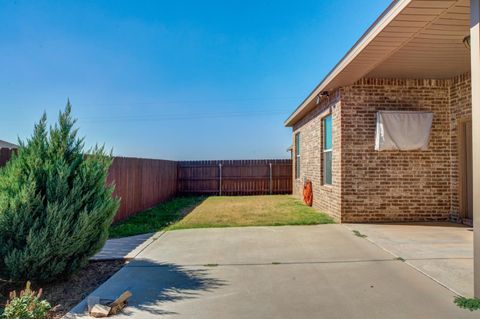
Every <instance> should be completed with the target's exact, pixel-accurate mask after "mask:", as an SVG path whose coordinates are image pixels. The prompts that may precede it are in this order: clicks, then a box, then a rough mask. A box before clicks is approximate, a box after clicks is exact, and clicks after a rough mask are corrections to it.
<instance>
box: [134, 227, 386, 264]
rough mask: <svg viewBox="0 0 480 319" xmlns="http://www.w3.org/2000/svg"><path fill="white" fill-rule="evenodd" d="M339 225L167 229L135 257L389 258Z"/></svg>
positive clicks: (196, 260)
mask: <svg viewBox="0 0 480 319" xmlns="http://www.w3.org/2000/svg"><path fill="white" fill-rule="evenodd" d="M358 239H359V238H357V237H353V236H352V233H351V232H350V231H348V230H347V229H346V228H345V227H344V226H342V225H329V226H328V227H323V225H322V227H319V226H295V227H291V226H286V227H282V226H278V227H243V228H211V229H187V230H179V231H170V232H166V233H165V234H164V235H163V236H162V240H159V241H156V242H155V243H153V244H152V245H150V246H149V247H148V248H146V249H145V250H144V251H143V253H142V254H141V255H140V256H139V257H140V258H142V259H148V260H151V261H155V262H161V263H174V264H181V265H205V264H261V263H266V264H271V263H272V262H296V263H299V262H322V261H328V262H332V261H361V260H363V261H365V260H390V259H392V256H391V255H390V254H388V253H386V252H383V251H381V250H379V249H378V248H377V247H375V246H374V245H365V243H364V242H363V241H362V240H358Z"/></svg>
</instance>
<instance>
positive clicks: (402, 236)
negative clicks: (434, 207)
mask: <svg viewBox="0 0 480 319" xmlns="http://www.w3.org/2000/svg"><path fill="white" fill-rule="evenodd" d="M346 226H347V227H348V228H350V229H352V230H353V229H355V230H358V231H359V232H360V233H362V234H364V235H366V236H367V239H368V240H370V241H372V242H373V243H375V244H376V245H378V246H379V247H381V248H382V249H385V250H386V251H388V252H390V253H392V254H393V255H395V256H398V257H402V258H403V259H405V261H406V263H407V264H408V265H410V266H412V267H414V268H415V269H417V270H418V271H420V272H422V273H424V274H425V275H428V276H430V277H431V278H433V279H434V280H437V281H438V282H439V283H441V284H442V285H445V286H446V287H448V288H449V289H450V290H452V291H454V292H455V293H457V294H460V295H463V296H468V297H472V296H473V231H472V230H473V229H472V228H471V227H466V226H463V225H458V224H451V223H428V224H420V223H418V224H410V225H407V224H393V225H386V224H378V225H373V224H361V225H359V224H350V225H346Z"/></svg>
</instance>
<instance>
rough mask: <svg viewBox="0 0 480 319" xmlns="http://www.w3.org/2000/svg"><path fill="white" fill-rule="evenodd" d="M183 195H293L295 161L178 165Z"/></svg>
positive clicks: (276, 160)
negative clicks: (293, 164)
mask: <svg viewBox="0 0 480 319" xmlns="http://www.w3.org/2000/svg"><path fill="white" fill-rule="evenodd" d="M178 191H179V193H180V194H208V195H230V196H231V195H266V194H289V193H291V192H292V161H291V160H289V159H285V160H283V159H280V160H279V159H272V160H231V161H181V162H178Z"/></svg>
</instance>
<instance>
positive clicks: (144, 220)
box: [110, 195, 333, 238]
mask: <svg viewBox="0 0 480 319" xmlns="http://www.w3.org/2000/svg"><path fill="white" fill-rule="evenodd" d="M331 223H333V220H332V219H331V218H330V217H329V216H327V215H326V214H323V213H319V212H318V211H316V210H315V209H313V208H312V207H308V206H306V205H305V204H303V203H302V202H301V201H300V200H298V199H296V198H295V197H293V196H291V195H273V196H213V197H208V198H206V197H177V198H174V199H173V200H171V201H168V202H166V203H162V204H160V205H158V206H157V207H155V208H152V209H149V210H147V211H145V212H141V213H139V214H137V215H135V216H133V217H130V218H129V219H127V220H125V221H123V222H120V223H117V224H114V225H112V226H111V227H110V238H118V237H126V236H133V235H138V234H145V233H151V232H156V231H159V230H162V229H168V230H175V229H187V228H211V227H243V226H282V225H316V224H331Z"/></svg>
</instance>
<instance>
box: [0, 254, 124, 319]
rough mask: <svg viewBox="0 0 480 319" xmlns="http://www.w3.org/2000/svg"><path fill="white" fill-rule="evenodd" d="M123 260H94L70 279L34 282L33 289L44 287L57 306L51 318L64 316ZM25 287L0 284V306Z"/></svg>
mask: <svg viewBox="0 0 480 319" xmlns="http://www.w3.org/2000/svg"><path fill="white" fill-rule="evenodd" d="M124 263H125V262H124V261H123V260H112V261H92V262H90V264H88V266H87V267H85V268H83V269H82V270H80V271H78V272H77V273H76V274H74V275H73V276H71V277H70V278H69V279H66V280H63V281H59V282H53V283H48V284H43V285H41V286H39V285H36V284H35V283H33V284H32V286H33V289H35V290H38V289H39V288H40V287H41V288H43V298H44V299H46V300H47V301H48V302H49V303H50V304H51V305H52V307H55V306H57V307H56V309H55V311H53V312H52V314H51V316H50V317H49V318H51V319H58V318H62V317H63V316H64V315H65V314H66V313H67V312H68V311H69V310H70V309H72V308H73V307H74V306H76V305H77V304H78V303H79V302H80V301H82V300H83V299H85V298H86V297H87V296H88V295H89V294H90V293H91V292H93V291H94V290H95V289H96V288H97V287H99V286H100V285H101V284H103V283H104V282H105V281H107V279H108V278H110V277H111V276H112V275H113V274H114V273H116V272H117V271H118V270H119V269H120V268H121V267H122V266H123V264H124ZM24 287H25V285H24V284H7V285H3V286H2V285H1V284H0V307H2V308H3V306H4V305H5V303H6V301H7V298H8V295H9V293H10V291H12V290H16V291H17V292H19V291H20V290H21V289H23V288H24Z"/></svg>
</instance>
